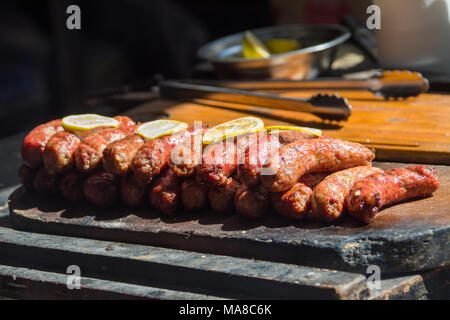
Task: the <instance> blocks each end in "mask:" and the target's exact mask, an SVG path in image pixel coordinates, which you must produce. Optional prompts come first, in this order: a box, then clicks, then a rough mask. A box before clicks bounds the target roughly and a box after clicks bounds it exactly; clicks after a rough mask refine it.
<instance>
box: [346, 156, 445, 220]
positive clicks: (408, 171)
mask: <svg viewBox="0 0 450 320" xmlns="http://www.w3.org/2000/svg"><path fill="white" fill-rule="evenodd" d="M438 188H439V178H438V176H437V173H436V171H435V170H434V169H433V168H431V167H428V166H424V165H418V166H410V167H407V168H397V169H390V170H387V171H386V172H384V173H375V174H372V175H370V176H367V177H366V178H364V179H361V180H359V181H357V182H356V183H355V184H354V185H353V187H352V189H351V190H350V193H349V194H348V196H347V198H346V200H345V203H346V205H347V210H348V212H349V214H350V215H351V216H352V217H354V218H356V219H357V220H359V221H361V222H363V223H371V222H372V221H373V220H374V219H375V218H376V216H377V215H378V211H379V210H380V209H381V208H382V207H383V206H387V205H389V204H393V203H397V202H400V201H404V200H407V199H411V198H417V197H425V196H428V195H430V194H432V193H433V192H434V191H436V190H437V189H438Z"/></svg>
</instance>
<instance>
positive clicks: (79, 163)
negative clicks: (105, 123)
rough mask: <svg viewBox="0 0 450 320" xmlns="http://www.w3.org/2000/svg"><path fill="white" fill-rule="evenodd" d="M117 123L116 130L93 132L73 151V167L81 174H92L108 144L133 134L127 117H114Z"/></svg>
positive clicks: (131, 122)
mask: <svg viewBox="0 0 450 320" xmlns="http://www.w3.org/2000/svg"><path fill="white" fill-rule="evenodd" d="M114 118H115V119H116V120H118V121H119V123H120V125H119V127H118V128H101V129H99V130H94V131H93V132H92V133H91V134H89V135H87V136H86V137H85V138H83V139H82V140H81V142H80V144H79V145H78V148H77V150H76V151H75V155H74V157H75V165H76V167H77V169H78V170H80V171H82V172H93V171H94V170H96V169H97V168H98V167H99V166H100V165H101V164H102V161H103V151H104V150H105V148H106V147H107V145H108V144H110V143H112V142H114V141H117V140H120V139H123V138H125V137H126V136H129V135H132V134H134V131H135V126H133V124H134V122H133V120H131V119H130V118H128V117H124V116H118V117H114Z"/></svg>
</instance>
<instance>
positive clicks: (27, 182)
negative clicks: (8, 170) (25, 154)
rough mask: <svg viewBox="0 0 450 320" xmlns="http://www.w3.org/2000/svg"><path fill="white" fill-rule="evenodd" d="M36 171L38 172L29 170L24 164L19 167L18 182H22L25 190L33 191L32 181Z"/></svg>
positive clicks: (34, 169)
mask: <svg viewBox="0 0 450 320" xmlns="http://www.w3.org/2000/svg"><path fill="white" fill-rule="evenodd" d="M37 171H38V169H36V168H30V167H28V166H27V165H25V164H23V165H21V166H20V168H19V178H20V182H22V185H23V186H24V187H25V188H26V189H28V190H33V189H34V186H33V181H34V177H35V176H36V172H37Z"/></svg>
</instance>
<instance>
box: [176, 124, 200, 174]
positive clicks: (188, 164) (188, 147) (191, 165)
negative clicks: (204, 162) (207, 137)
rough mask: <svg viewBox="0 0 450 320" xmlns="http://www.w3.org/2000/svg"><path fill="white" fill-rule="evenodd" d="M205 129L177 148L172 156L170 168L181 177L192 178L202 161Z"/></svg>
mask: <svg viewBox="0 0 450 320" xmlns="http://www.w3.org/2000/svg"><path fill="white" fill-rule="evenodd" d="M206 129H207V128H206V127H203V128H202V129H201V130H199V132H198V133H197V134H193V135H192V136H191V138H190V139H186V140H187V141H184V143H182V144H179V145H177V146H175V147H174V148H173V150H172V152H171V154H170V158H169V162H168V164H169V167H170V168H171V169H172V170H173V171H174V172H175V174H176V175H177V176H179V177H192V176H194V175H195V173H196V168H197V166H198V165H199V163H200V162H201V159H202V147H203V143H202V137H203V133H204V132H206Z"/></svg>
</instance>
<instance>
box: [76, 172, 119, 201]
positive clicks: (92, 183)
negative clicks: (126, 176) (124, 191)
mask: <svg viewBox="0 0 450 320" xmlns="http://www.w3.org/2000/svg"><path fill="white" fill-rule="evenodd" d="M118 182H119V181H118V178H117V177H115V176H114V175H112V174H110V173H108V172H105V171H104V170H99V171H96V172H94V173H92V174H91V175H90V176H89V177H88V178H87V179H86V180H85V181H84V184H83V193H84V196H85V197H86V199H87V200H88V201H90V202H91V203H93V204H94V205H96V206H97V207H110V206H112V205H114V204H115V203H116V202H117V201H118V199H119V186H118Z"/></svg>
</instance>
